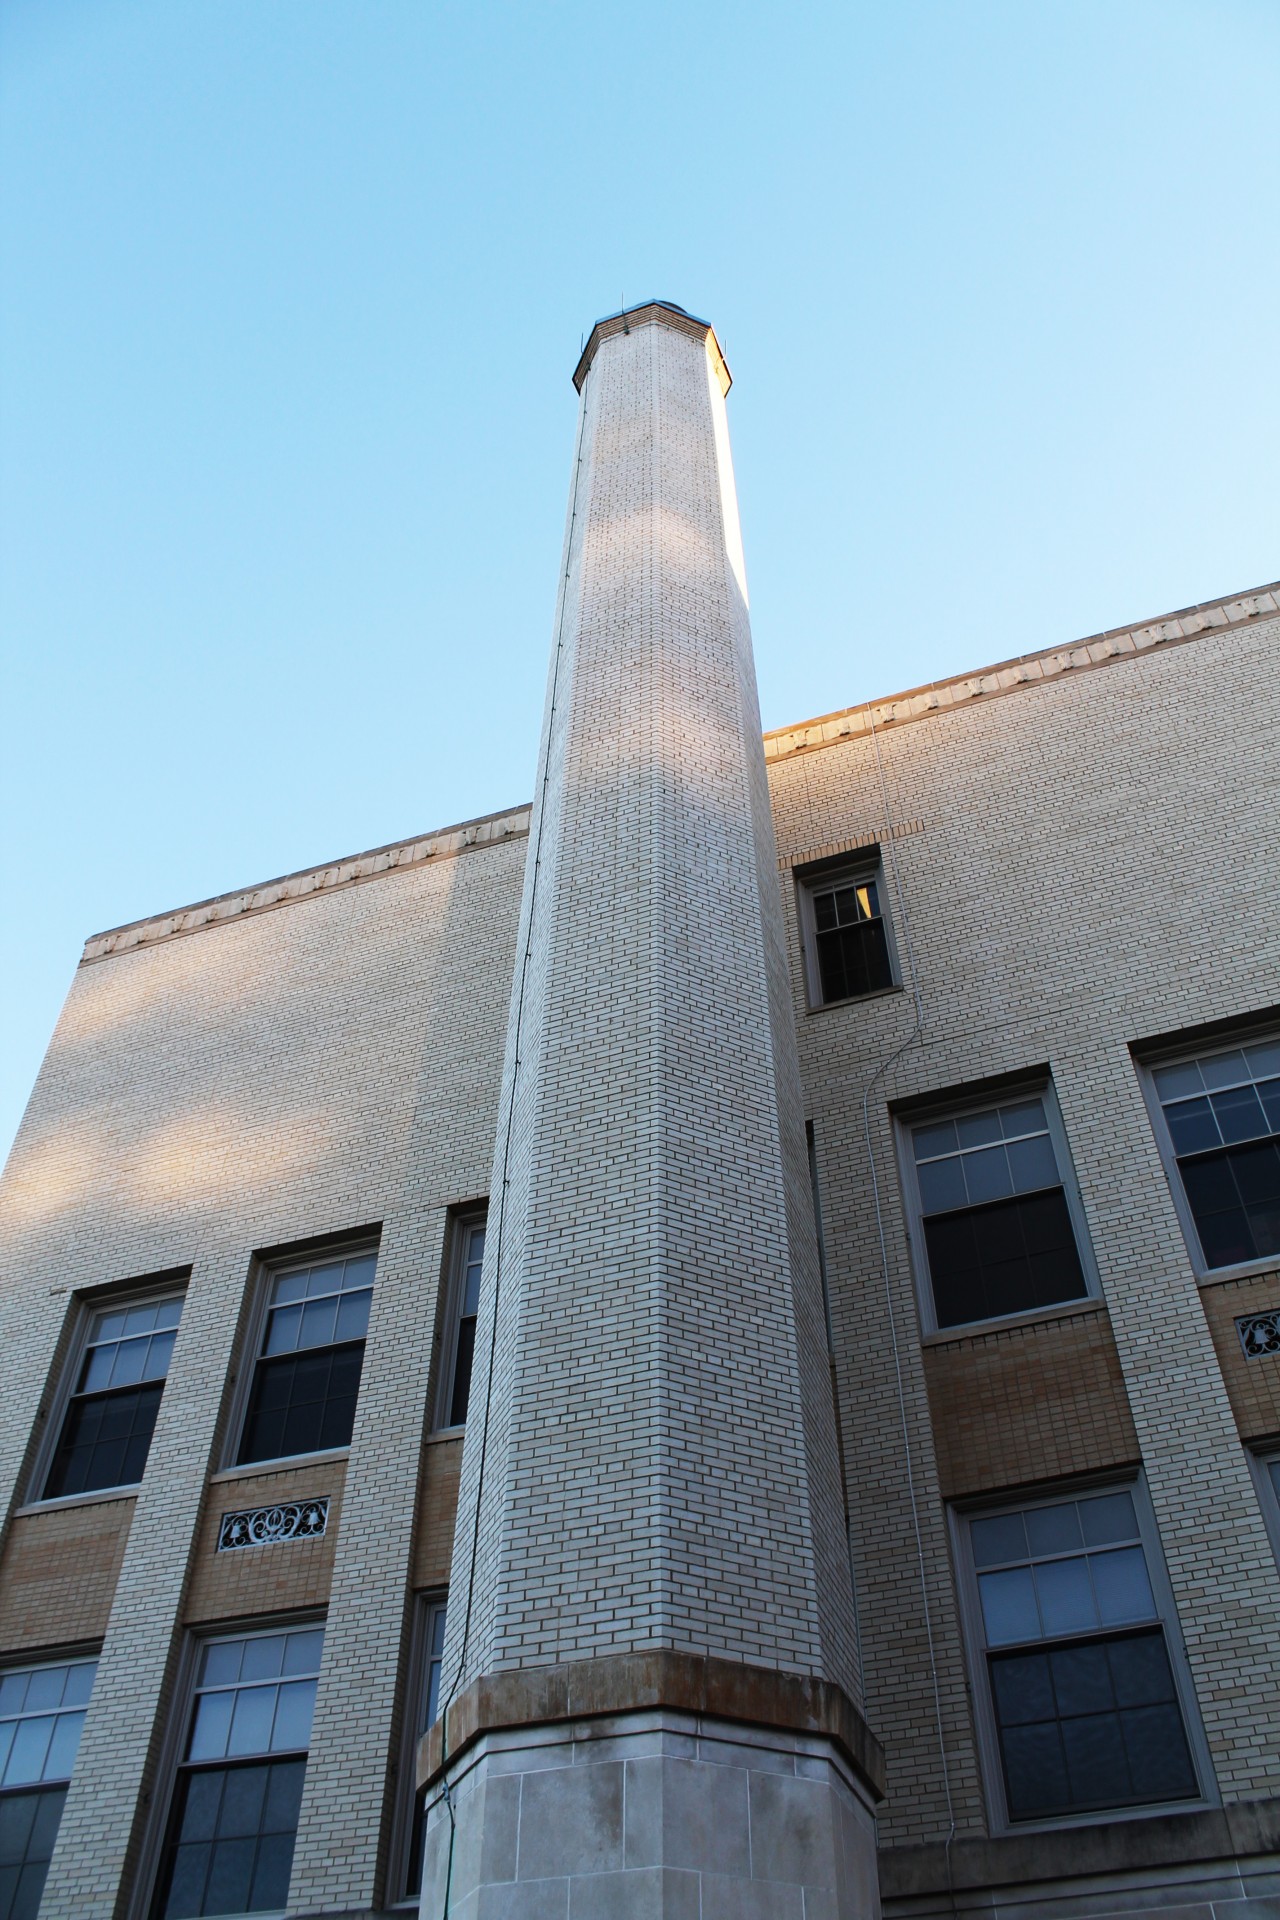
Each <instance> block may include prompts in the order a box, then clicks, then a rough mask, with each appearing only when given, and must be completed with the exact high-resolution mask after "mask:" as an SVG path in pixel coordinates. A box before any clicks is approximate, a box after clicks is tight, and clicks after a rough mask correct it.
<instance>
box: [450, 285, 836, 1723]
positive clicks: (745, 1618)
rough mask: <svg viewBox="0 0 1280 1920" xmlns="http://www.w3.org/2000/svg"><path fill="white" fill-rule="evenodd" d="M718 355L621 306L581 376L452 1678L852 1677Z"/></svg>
mask: <svg viewBox="0 0 1280 1920" xmlns="http://www.w3.org/2000/svg"><path fill="white" fill-rule="evenodd" d="M649 311H650V312H652V310H649ZM703 331H704V332H705V330H703ZM713 355H714V342H712V343H711V349H710V350H709V349H708V347H707V346H706V345H704V340H703V338H702V337H700V336H699V334H698V332H697V331H696V330H694V331H693V332H691V331H689V330H687V329H682V328H680V327H679V326H673V325H671V324H669V323H668V322H666V321H664V320H662V319H661V318H659V319H657V320H656V321H655V320H653V319H649V320H646V321H644V322H643V323H641V322H639V321H637V322H633V324H632V327H631V330H630V332H629V333H622V332H615V333H614V334H613V336H612V337H611V338H608V339H605V340H604V341H603V342H602V343H601V345H600V347H599V350H598V352H597V353H596V357H595V359H594V361H593V363H592V366H591V371H590V373H589V375H588V376H587V380H586V384H585V390H584V396H583V409H582V419H581V435H580V443H579V447H578V450H577V454H576V462H575V475H574V482H573V488H572V499H571V504H570V523H569V529H568V535H567V542H566V558H565V566H564V589H563V604H562V607H561V609H560V613H559V616H558V623H557V635H556V643H555V649H554V653H553V660H552V669H551V682H550V691H549V698H548V713H547V727H546V732H545V734H544V740H543V750H542V758H541V762H540V768H539V785H538V791H537V794H536V797H535V803H534V807H535V811H534V819H533V825H532V829H531V839H530V851H531V864H530V866H529V869H528V872H527V875H526V886H525V902H524V908H523V918H522V930H521V935H520V942H519V945H518V952H517V963H516V980H515V991H514V998H513V1007H512V1017H511V1024H510V1026H509V1028H508V1038H507V1064H506V1070H505V1079H504V1087H503V1095H502V1111H501V1117H500V1123H499V1134H498V1146H497V1153H496V1157H495V1162H494V1169H495V1170H494V1178H493V1193H494V1201H493V1205H492V1207H491V1210H490V1216H489V1233H488V1238H487V1242H486V1265H485V1279H484V1288H483V1296H482V1303H481V1319H480V1330H479V1343H478V1355H477V1367H476V1375H475V1379H474V1383H473V1387H472V1418H471V1420H470V1422H469V1426H468V1434H467V1443H466V1449H465V1452H464V1456H463V1470H462V1489H461V1497H460V1504H459V1518H458V1532H457V1537H456V1541H455V1547H454V1570H453V1580H452V1585H451V1597H450V1609H449V1636H448V1645H447V1651H446V1695H447V1691H448V1685H449V1681H450V1679H451V1678H452V1676H454V1675H456V1674H457V1673H458V1672H459V1669H460V1667H461V1668H462V1670H463V1671H464V1672H465V1674H466V1675H468V1676H472V1675H475V1674H479V1673H485V1672H492V1671H493V1670H495V1669H498V1668H502V1667H507V1666H527V1665H541V1664H545V1663H547V1662H554V1661H559V1660H572V1659H574V1658H583V1657H587V1656H590V1655H593V1654H601V1653H613V1652H621V1651H626V1650H631V1649H642V1648H651V1647H673V1648H677V1649H684V1650H689V1651H694V1652H709V1653H715V1654H722V1655H730V1656H737V1657H739V1658H742V1659H746V1660H751V1661H755V1662H758V1663H761V1664H765V1665H770V1666H776V1667H781V1668H790V1669H795V1670H799V1671H808V1672H815V1673H824V1674H826V1675H827V1676H829V1677H830V1678H833V1679H835V1680H838V1681H840V1682H841V1683H842V1684H843V1685H845V1686H846V1687H847V1688H849V1689H850V1690H851V1691H852V1690H854V1688H855V1684H856V1683H855V1675H854V1657H853V1636H852V1617H851V1608H850V1604H849V1579H848V1563H847V1554H846V1550H845V1545H844V1540H843V1534H842V1528H841V1524H840V1506H839V1498H840V1496H839V1469H838V1461H837V1456H836V1450H835V1445H834V1434H833V1430H832V1423H831V1414H830V1408H831V1401H830V1390H829V1385H828V1377H827V1369H826V1357H825V1352H826V1341H825V1333H824V1330H823V1324H822V1306H821V1295H820V1286H819V1279H818V1273H817V1265H816V1252H815V1245H814V1238H813V1225H812V1209H811V1204H810V1199H809V1193H808V1179H807V1169H806V1165H805V1159H804V1138H803V1128H802V1123H801V1114H800V1102H799V1089H798V1081H797V1077H796V1072H795V1065H794V1038H793V1034H792V1031H791V1026H790V1009H789V1006H788V1003H787V997H786V994H787V984H786V962H785V954H784V950H783V946H782V928H781V916H780V914H779V909H778V900H777V888H776V878H775V874H776V854H775V850H774V845H773V834H772V824H771V821H770V818H769V812H768V803H767V790H766V784H765V775H764V763H763V755H762V752H761V747H760V736H759V716H758V712H757V707H756V700H755V692H754V680H753V670H752V665H751V656H750V636H749V626H748V619H747V609H746V600H745V593H744V585H743V576H742V563H741V550H740V545H739V539H738V530H737V511H736V503H735V498H734V491H733V479H732V470H731V466H730V461H729V450H728V440H727V434H726V431H725V427H724V405H723V398H722V394H721V391H720V385H719V382H718V380H717V377H716V372H717V367H716V361H715V358H714V357H713ZM508 1113H509V1114H510V1125H509V1127H508V1124H507V1116H508ZM495 1290H499V1292H498V1298H499V1307H498V1321H497V1345H496V1359H495V1364H494V1371H493V1379H492V1393H491V1402H490V1414H489V1425H488V1436H487V1445H486V1446H485V1447H484V1450H483V1470H484V1485H483V1495H482V1499H481V1503H480V1513H479V1522H478V1525H477V1523H476V1497H477V1488H478V1486H479V1480H480V1470H481V1459H482V1448H481V1441H482V1437H483V1429H482V1426H481V1419H482V1409H483V1406H484V1403H485V1400H486V1396H487V1394H488V1391H489V1370H488V1352H489V1343H490V1339H491V1336H492V1329H493V1324H494V1318H493V1316H494V1300H495ZM473 1558H474V1578H472V1577H471V1576H472V1566H473ZM468 1590H470V1594H471V1606H470V1617H469V1619H468V1605H467V1600H468ZM464 1636H465V1648H464Z"/></svg>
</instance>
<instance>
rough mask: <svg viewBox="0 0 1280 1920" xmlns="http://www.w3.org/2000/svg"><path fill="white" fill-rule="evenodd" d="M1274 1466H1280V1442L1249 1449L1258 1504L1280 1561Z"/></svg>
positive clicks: (1278, 1493) (1279, 1513) (1279, 1517)
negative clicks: (1273, 1477) (1272, 1473)
mask: <svg viewBox="0 0 1280 1920" xmlns="http://www.w3.org/2000/svg"><path fill="white" fill-rule="evenodd" d="M1273 1467H1276V1468H1280V1444H1273V1445H1272V1446H1264V1447H1258V1448H1250V1449H1249V1471H1250V1473H1251V1474H1252V1475H1253V1480H1254V1485H1255V1486H1256V1488H1257V1490H1258V1504H1259V1506H1260V1507H1261V1508H1262V1518H1263V1522H1264V1524H1265V1526H1266V1529H1267V1535H1268V1537H1269V1539H1270V1541H1271V1550H1272V1552H1273V1553H1274V1554H1275V1556H1276V1560H1277V1561H1278V1562H1280V1487H1278V1486H1277V1485H1276V1482H1275V1480H1273V1479H1272V1476H1271V1469H1272V1468H1273Z"/></svg>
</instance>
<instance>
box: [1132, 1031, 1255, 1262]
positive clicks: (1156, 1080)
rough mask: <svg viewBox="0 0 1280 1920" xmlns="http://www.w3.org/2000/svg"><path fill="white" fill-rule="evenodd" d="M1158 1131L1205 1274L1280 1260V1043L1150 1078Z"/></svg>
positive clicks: (1221, 1054)
mask: <svg viewBox="0 0 1280 1920" xmlns="http://www.w3.org/2000/svg"><path fill="white" fill-rule="evenodd" d="M1151 1083H1152V1085H1153V1087H1154V1089H1155V1097H1156V1111H1157V1114H1158V1116H1159V1118H1158V1127H1159V1129H1160V1130H1161V1131H1162V1133H1163V1141H1162V1144H1163V1145H1164V1147H1165V1150H1166V1161H1170V1160H1171V1161H1172V1164H1173V1167H1174V1168H1175V1169H1176V1179H1174V1180H1173V1181H1172V1182H1171V1184H1172V1185H1173V1188H1174V1194H1175V1198H1176V1197H1177V1194H1178V1190H1179V1188H1180V1189H1181V1192H1182V1195H1183V1196H1184V1197H1185V1201H1186V1208H1187V1210H1188V1211H1189V1214H1190V1218H1189V1220H1186V1219H1185V1216H1184V1224H1185V1225H1186V1226H1187V1228H1188V1230H1189V1231H1190V1233H1191V1235H1192V1236H1193V1238H1192V1245H1193V1247H1194V1245H1195V1242H1196V1241H1197V1240H1198V1242H1199V1249H1200V1253H1201V1255H1202V1257H1203V1260H1204V1265H1205V1266H1206V1268H1211V1267H1232V1266H1237V1265H1238V1264H1240V1263H1241V1262H1242V1261H1245V1260H1263V1259H1271V1258H1274V1256H1275V1255H1276V1254H1278V1253H1280V1040H1278V1039H1269V1040H1261V1041H1257V1042H1254V1043H1253V1044H1246V1045H1244V1046H1236V1047H1224V1048H1221V1049H1219V1050H1218V1051H1216V1052H1213V1053H1202V1054H1199V1055H1197V1056H1196V1058H1195V1059H1193V1060H1178V1061H1173V1062H1171V1063H1170V1064H1169V1065H1168V1066H1157V1067H1154V1068H1153V1069H1152V1070H1151Z"/></svg>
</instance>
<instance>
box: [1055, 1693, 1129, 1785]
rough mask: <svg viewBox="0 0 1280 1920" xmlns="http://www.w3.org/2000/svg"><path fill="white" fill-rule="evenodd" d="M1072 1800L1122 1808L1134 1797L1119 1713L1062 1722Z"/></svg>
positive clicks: (1090, 1715)
mask: <svg viewBox="0 0 1280 1920" xmlns="http://www.w3.org/2000/svg"><path fill="white" fill-rule="evenodd" d="M1062 1745H1063V1748H1064V1750H1065V1752H1066V1756H1067V1779H1068V1781H1069V1782H1070V1785H1071V1801H1072V1805H1073V1806H1077V1807H1090V1806H1092V1807H1122V1806H1124V1805H1126V1803H1128V1802H1129V1801H1131V1800H1132V1799H1133V1797H1134V1794H1133V1782H1132V1780H1131V1779H1130V1776H1129V1762H1128V1759H1127V1757H1126V1754H1125V1749H1124V1739H1123V1737H1122V1735H1121V1732H1120V1716H1119V1714H1118V1713H1097V1714H1089V1715H1086V1716H1085V1717H1084V1718H1083V1719H1079V1720H1064V1721H1063V1722H1062Z"/></svg>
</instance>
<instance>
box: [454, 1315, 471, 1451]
mask: <svg viewBox="0 0 1280 1920" xmlns="http://www.w3.org/2000/svg"><path fill="white" fill-rule="evenodd" d="M475 1351H476V1322H475V1319H474V1317H473V1316H468V1318H467V1319H465V1320H460V1321H459V1323H458V1352H457V1358H456V1359H455V1360H454V1363H453V1398H452V1400H451V1401H450V1404H449V1425H450V1426H451V1427H460V1426H462V1425H463V1424H464V1423H465V1421H466V1418H467V1402H468V1400H469V1399H470V1397H471V1369H472V1365H473V1363H474V1360H475Z"/></svg>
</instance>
